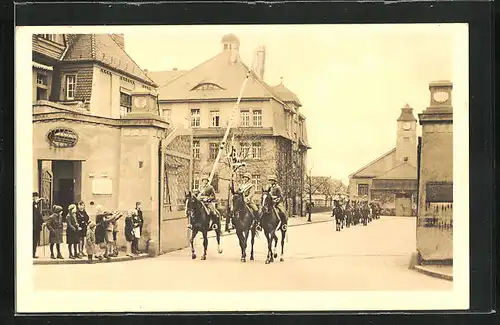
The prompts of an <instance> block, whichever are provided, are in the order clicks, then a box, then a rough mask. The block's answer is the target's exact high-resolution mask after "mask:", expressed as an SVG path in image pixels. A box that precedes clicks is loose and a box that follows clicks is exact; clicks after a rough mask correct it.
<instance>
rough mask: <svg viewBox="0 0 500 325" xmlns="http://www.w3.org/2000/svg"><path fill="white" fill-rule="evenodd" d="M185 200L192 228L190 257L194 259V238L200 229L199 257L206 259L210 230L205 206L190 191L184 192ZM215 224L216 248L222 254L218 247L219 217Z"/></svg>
mask: <svg viewBox="0 0 500 325" xmlns="http://www.w3.org/2000/svg"><path fill="white" fill-rule="evenodd" d="M186 200H187V212H188V217H189V218H190V219H191V220H193V228H192V230H191V240H190V243H191V258H192V259H195V258H196V254H195V251H194V246H193V242H194V238H195V237H196V235H197V234H198V232H199V231H200V232H201V233H202V234H203V256H202V257H201V259H202V260H206V259H207V247H208V237H207V233H208V232H209V231H210V230H212V229H211V228H210V216H209V215H208V213H207V211H206V209H205V207H204V206H203V203H201V201H200V200H199V199H198V198H197V197H196V196H195V195H193V194H191V192H189V193H187V194H186ZM215 224H216V225H217V227H216V228H215V229H214V230H215V235H216V237H217V250H218V252H219V254H222V249H221V248H220V235H221V225H220V218H217V220H216V222H215Z"/></svg>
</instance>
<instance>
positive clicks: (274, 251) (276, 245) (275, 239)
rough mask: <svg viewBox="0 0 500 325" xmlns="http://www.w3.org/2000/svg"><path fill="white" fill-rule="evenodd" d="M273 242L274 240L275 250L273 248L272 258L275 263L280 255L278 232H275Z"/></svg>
mask: <svg viewBox="0 0 500 325" xmlns="http://www.w3.org/2000/svg"><path fill="white" fill-rule="evenodd" d="M273 240H274V248H273V256H272V257H271V262H274V259H275V258H277V257H278V253H276V248H277V247H278V236H276V232H273Z"/></svg>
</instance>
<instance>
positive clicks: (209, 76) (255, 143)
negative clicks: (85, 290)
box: [148, 34, 309, 214]
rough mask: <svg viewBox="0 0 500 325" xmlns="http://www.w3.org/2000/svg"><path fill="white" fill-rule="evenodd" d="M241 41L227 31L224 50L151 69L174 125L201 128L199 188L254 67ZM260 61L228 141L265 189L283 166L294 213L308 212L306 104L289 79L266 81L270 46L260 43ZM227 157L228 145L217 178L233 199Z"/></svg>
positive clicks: (196, 145)
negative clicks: (176, 66) (181, 65)
mask: <svg viewBox="0 0 500 325" xmlns="http://www.w3.org/2000/svg"><path fill="white" fill-rule="evenodd" d="M239 48H240V41H239V39H238V38H237V37H236V36H235V35H233V34H229V35H225V36H224V37H223V38H222V42H221V51H220V53H218V54H217V55H215V56H214V57H212V58H210V59H208V60H207V61H205V62H203V63H201V64H200V65H198V66H196V67H195V68H193V69H191V70H188V71H179V70H173V71H151V72H148V75H149V76H150V77H151V78H152V79H153V80H155V81H156V82H157V83H158V84H160V85H161V86H160V88H159V107H160V111H161V114H162V116H163V118H164V119H165V120H166V121H168V122H169V123H171V124H172V125H173V126H176V127H181V128H190V129H191V130H192V131H193V137H194V141H193V151H192V156H193V158H194V166H193V167H194V168H193V169H194V178H193V184H192V185H193V188H197V187H198V186H199V182H200V177H201V176H202V175H203V174H209V173H210V172H211V170H212V167H213V165H214V162H215V158H216V157H217V154H218V151H219V146H220V141H221V140H222V138H223V135H224V132H225V131H226V127H227V125H228V121H229V120H230V118H231V115H232V114H233V109H234V108H235V104H236V101H237V99H238V96H239V94H240V90H241V87H242V85H243V82H244V80H245V77H246V75H247V72H248V71H249V68H248V67H247V66H246V65H245V64H244V63H243V62H242V60H241V58H240V55H239ZM255 61H256V64H255V66H254V67H253V69H252V70H250V75H249V79H248V82H247V84H246V86H245V88H244V90H243V93H242V98H241V102H240V104H239V107H238V110H237V111H236V112H235V113H234V115H233V122H232V129H231V133H230V136H229V138H228V142H229V144H230V145H231V144H233V145H234V146H235V148H236V150H237V153H238V155H239V157H240V158H241V159H242V161H244V162H245V163H246V167H245V168H242V169H240V172H241V173H243V172H249V173H250V174H251V175H252V178H253V179H252V181H253V182H254V184H255V189H257V193H258V192H259V190H260V188H261V187H262V186H266V184H267V176H268V175H270V174H276V176H277V177H278V182H279V183H280V185H281V186H282V188H283V189H284V192H285V193H284V194H285V195H286V197H287V207H288V211H289V213H293V214H300V211H301V210H302V199H301V198H302V192H303V191H302V189H303V187H304V183H303V182H304V175H305V167H306V166H305V164H306V154H307V150H308V149H309V146H308V143H307V129H306V119H305V116H304V115H303V114H302V113H301V112H300V107H301V106H302V105H301V103H300V100H299V99H298V97H297V96H296V95H295V94H294V93H293V92H291V91H290V90H289V89H287V88H286V87H285V86H284V85H283V83H281V84H279V85H277V86H275V87H272V86H270V85H268V84H267V83H266V82H265V81H264V73H265V48H264V47H259V48H258V49H257V51H256V53H255ZM233 139H234V140H233ZM226 157H227V156H226V152H225V151H224V154H223V156H222V158H221V161H220V165H219V168H218V169H217V170H216V174H215V176H214V179H213V185H214V187H215V190H216V192H217V197H218V199H219V201H220V202H221V203H224V202H225V201H226V200H227V199H228V188H229V180H230V170H229V166H228V164H227V163H226ZM257 196H258V195H257ZM258 199H259V198H256V200H258ZM257 203H258V202H257Z"/></svg>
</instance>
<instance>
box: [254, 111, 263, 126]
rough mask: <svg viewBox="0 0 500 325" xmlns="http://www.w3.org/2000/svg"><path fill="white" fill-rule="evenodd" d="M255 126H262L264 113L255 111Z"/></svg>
mask: <svg viewBox="0 0 500 325" xmlns="http://www.w3.org/2000/svg"><path fill="white" fill-rule="evenodd" d="M253 126H257V127H259V126H262V111H261V110H257V111H253Z"/></svg>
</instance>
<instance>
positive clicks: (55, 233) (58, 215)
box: [46, 205, 63, 259]
mask: <svg viewBox="0 0 500 325" xmlns="http://www.w3.org/2000/svg"><path fill="white" fill-rule="evenodd" d="M62 213H63V208H62V207H61V206H59V205H54V206H53V207H52V215H51V216H50V217H49V219H48V220H47V223H46V225H47V229H48V230H49V243H50V258H52V259H55V257H54V245H55V246H56V249H57V258H58V259H63V257H62V255H61V243H62V242H63V216H62Z"/></svg>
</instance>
